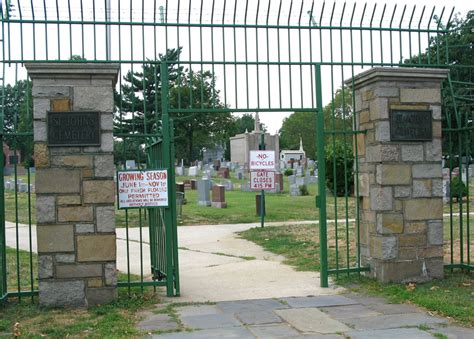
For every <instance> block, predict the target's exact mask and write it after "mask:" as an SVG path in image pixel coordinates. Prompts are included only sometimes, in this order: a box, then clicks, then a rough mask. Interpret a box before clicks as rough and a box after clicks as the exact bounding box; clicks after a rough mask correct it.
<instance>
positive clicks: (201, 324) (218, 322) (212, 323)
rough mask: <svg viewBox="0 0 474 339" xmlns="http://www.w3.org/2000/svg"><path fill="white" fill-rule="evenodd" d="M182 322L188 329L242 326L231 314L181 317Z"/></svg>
mask: <svg viewBox="0 0 474 339" xmlns="http://www.w3.org/2000/svg"><path fill="white" fill-rule="evenodd" d="M181 321H182V322H183V324H184V325H185V326H186V327H188V328H193V329H203V330H206V329H212V328H225V327H233V326H241V323H240V322H239V321H238V320H237V319H235V318H234V317H233V316H231V315H229V314H203V315H192V316H186V317H181Z"/></svg>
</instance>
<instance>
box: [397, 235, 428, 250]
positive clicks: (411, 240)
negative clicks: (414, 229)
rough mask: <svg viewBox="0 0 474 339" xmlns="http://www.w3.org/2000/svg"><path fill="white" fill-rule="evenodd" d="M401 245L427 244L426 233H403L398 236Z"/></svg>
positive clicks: (416, 245)
mask: <svg viewBox="0 0 474 339" xmlns="http://www.w3.org/2000/svg"><path fill="white" fill-rule="evenodd" d="M398 245H399V246H400V247H424V246H426V235H425V234H421V233H412V234H402V235H400V237H399V238H398Z"/></svg>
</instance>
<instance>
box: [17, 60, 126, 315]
mask: <svg viewBox="0 0 474 339" xmlns="http://www.w3.org/2000/svg"><path fill="white" fill-rule="evenodd" d="M26 68H27V70H28V73H29V76H30V78H31V79H32V81H33V88H32V91H33V105H34V109H33V111H34V143H35V146H34V159H35V166H36V212H37V214H36V215H37V217H36V221H37V239H38V262H39V263H38V266H39V269H38V275H39V300H40V304H41V305H46V306H63V305H71V306H88V305H94V304H103V303H106V302H109V301H111V300H113V299H114V298H115V297H116V296H117V277H116V240H115V209H114V201H115V193H114V192H115V185H114V173H115V167H114V158H113V138H112V137H113V134H112V133H113V131H112V129H113V120H112V119H113V117H112V113H113V110H114V98H113V89H114V87H115V84H116V81H117V74H118V71H119V66H118V65H115V64H59V63H58V64H51V63H48V64H46V63H40V64H28V65H26Z"/></svg>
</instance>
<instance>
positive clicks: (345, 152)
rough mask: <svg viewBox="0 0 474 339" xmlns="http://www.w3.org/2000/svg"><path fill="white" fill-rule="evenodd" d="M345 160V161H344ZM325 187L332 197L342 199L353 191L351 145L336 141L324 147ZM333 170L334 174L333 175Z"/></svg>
mask: <svg viewBox="0 0 474 339" xmlns="http://www.w3.org/2000/svg"><path fill="white" fill-rule="evenodd" d="M344 159H345V160H344ZM325 163H326V185H327V187H328V189H330V190H331V191H332V192H333V194H334V195H336V196H338V197H342V196H344V195H345V194H346V181H347V194H350V193H351V192H353V189H354V170H353V165H354V155H353V152H352V144H351V143H343V142H341V141H336V142H335V144H333V143H332V142H329V143H328V145H327V146H326V158H325ZM334 169H335V172H336V173H334Z"/></svg>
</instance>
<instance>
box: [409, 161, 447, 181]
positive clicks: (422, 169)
mask: <svg viewBox="0 0 474 339" xmlns="http://www.w3.org/2000/svg"><path fill="white" fill-rule="evenodd" d="M412 176H413V179H423V178H427V179H428V178H436V179H439V178H441V177H442V169H441V164H439V163H436V164H419V165H413V167H412Z"/></svg>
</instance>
